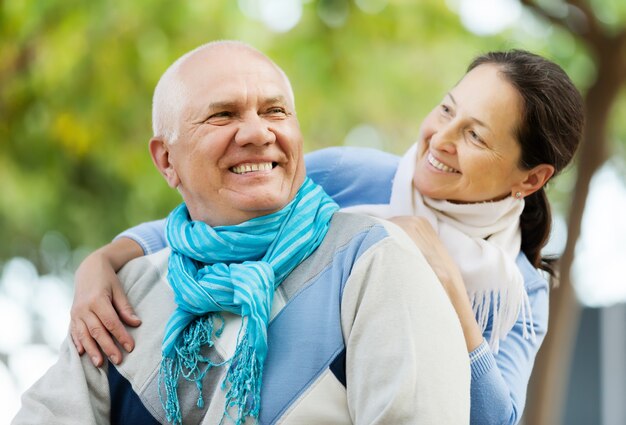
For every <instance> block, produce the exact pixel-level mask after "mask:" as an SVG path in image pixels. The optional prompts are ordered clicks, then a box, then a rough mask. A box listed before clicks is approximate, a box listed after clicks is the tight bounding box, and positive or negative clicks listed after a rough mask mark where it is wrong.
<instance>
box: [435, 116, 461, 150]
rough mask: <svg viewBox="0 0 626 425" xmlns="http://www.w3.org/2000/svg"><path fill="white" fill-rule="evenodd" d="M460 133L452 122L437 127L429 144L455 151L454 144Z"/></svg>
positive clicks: (440, 148)
mask: <svg viewBox="0 0 626 425" xmlns="http://www.w3.org/2000/svg"><path fill="white" fill-rule="evenodd" d="M459 137H460V135H459V132H458V131H457V129H456V128H455V126H454V125H452V123H447V124H445V125H442V126H440V127H439V128H437V130H436V131H434V132H433V134H432V136H431V138H430V146H431V147H432V148H434V149H437V150H440V151H445V152H449V153H454V152H456V144H457V141H458V139H459Z"/></svg>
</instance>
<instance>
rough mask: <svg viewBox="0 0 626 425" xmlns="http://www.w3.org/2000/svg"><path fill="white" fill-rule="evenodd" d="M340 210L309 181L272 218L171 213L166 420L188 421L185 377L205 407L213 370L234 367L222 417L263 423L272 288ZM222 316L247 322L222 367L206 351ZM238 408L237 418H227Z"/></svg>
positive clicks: (216, 334) (164, 372)
mask: <svg viewBox="0 0 626 425" xmlns="http://www.w3.org/2000/svg"><path fill="white" fill-rule="evenodd" d="M338 208H339V207H338V206H337V204H335V203H334V202H333V200H332V199H331V198H330V197H329V196H328V195H327V194H326V193H325V192H324V191H323V190H322V188H321V187H320V186H318V185H316V184H315V183H313V182H312V181H311V180H310V179H308V178H306V179H305V181H304V183H303V184H302V187H301V188H300V190H299V191H298V193H297V194H296V196H295V198H294V199H293V200H292V201H291V202H290V203H289V204H287V206H285V207H284V208H283V209H281V210H280V211H278V212H275V213H273V214H270V215H267V216H263V217H257V218H254V219H252V220H249V221H246V222H243V223H241V224H238V225H233V226H220V227H211V226H209V225H208V224H206V223H203V222H200V221H192V220H191V219H190V217H189V211H188V210H187V207H186V205H185V204H184V203H183V204H181V205H179V206H178V207H177V208H176V209H175V210H174V211H172V213H171V214H170V215H169V217H168V219H167V224H166V237H167V241H168V243H169V246H170V247H171V248H172V252H171V254H170V258H169V268H168V280H169V283H170V285H171V286H172V289H173V291H174V299H175V301H176V304H177V308H176V310H175V311H174V313H173V314H172V316H171V317H170V319H169V321H168V323H167V325H166V328H165V335H164V337H163V345H162V354H163V359H162V362H161V370H160V375H159V381H160V383H159V386H160V387H161V386H163V387H164V389H165V400H164V399H163V395H162V394H161V391H160V395H161V403H162V404H163V407H164V409H165V412H166V415H167V420H168V421H170V422H173V423H177V424H178V423H182V414H181V411H180V406H179V402H178V394H177V388H178V380H179V378H180V377H181V376H183V377H184V378H185V379H187V380H189V381H192V382H195V383H196V385H197V387H198V390H199V393H200V395H199V397H198V407H200V408H201V407H203V406H204V401H203V399H202V379H203V378H204V376H205V375H206V373H207V372H208V370H209V369H211V368H212V367H217V366H225V367H228V371H227V372H226V376H225V378H224V380H223V382H222V389H223V390H224V391H226V406H225V407H224V416H225V417H228V418H230V419H231V420H232V421H233V422H235V423H236V424H241V423H243V422H245V420H246V418H247V417H253V418H258V415H259V410H260V404H261V403H260V393H261V382H262V375H263V364H264V361H265V358H266V356H267V326H268V323H269V318H270V312H271V309H272V300H273V297H274V290H275V289H276V288H277V287H278V286H279V285H280V284H281V283H282V282H283V280H284V279H285V278H286V277H287V276H288V275H289V273H291V271H292V270H293V269H294V268H295V267H297V266H298V265H299V264H300V263H302V262H303V261H304V260H305V259H306V258H307V257H308V256H309V255H311V254H312V253H313V251H315V249H317V247H318V246H319V244H320V243H321V242H322V240H323V239H324V236H325V235H326V232H327V231H328V226H329V223H330V219H331V217H332V215H333V214H334V212H335V211H337V209H338ZM220 312H229V313H232V314H236V315H239V316H242V318H245V320H242V327H241V329H240V330H239V336H238V339H237V346H236V349H235V353H234V354H233V356H232V357H231V358H230V359H227V360H226V361H224V362H222V363H214V362H212V361H211V359H209V358H208V357H204V356H203V355H202V354H201V348H202V347H203V346H205V347H212V346H213V344H214V340H215V338H219V336H220V334H221V332H222V329H223V326H224V320H223V318H222V317H221V315H220ZM232 407H235V408H236V414H235V415H234V417H233V416H232V415H231V414H230V413H229V411H230V409H231V408H232Z"/></svg>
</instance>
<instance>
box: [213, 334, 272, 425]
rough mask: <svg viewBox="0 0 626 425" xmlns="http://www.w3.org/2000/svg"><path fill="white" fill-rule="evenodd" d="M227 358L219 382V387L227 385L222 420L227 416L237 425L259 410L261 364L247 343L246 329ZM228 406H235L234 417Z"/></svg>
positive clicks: (255, 414)
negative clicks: (233, 351) (222, 376)
mask: <svg viewBox="0 0 626 425" xmlns="http://www.w3.org/2000/svg"><path fill="white" fill-rule="evenodd" d="M230 361H231V363H230V367H229V368H228V372H227V373H226V377H225V378H224V380H223V381H222V389H223V390H226V389H227V388H228V391H227V392H226V405H225V407H224V416H223V417H222V422H223V419H224V417H228V418H229V419H230V420H231V421H233V422H234V423H235V425H241V424H243V423H244V422H245V421H246V419H247V418H248V417H251V418H254V419H257V418H258V417H259V413H260V410H261V382H262V377H263V363H262V362H261V361H260V360H259V359H258V358H257V355H256V350H255V349H254V346H252V345H250V341H249V340H248V334H247V332H246V333H245V334H244V336H243V339H242V340H241V341H239V343H238V344H237V349H236V350H235V354H233V357H231V360H230ZM231 407H236V409H237V414H236V415H235V417H233V416H231V414H230V409H231ZM222 422H220V423H222Z"/></svg>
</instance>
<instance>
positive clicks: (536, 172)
mask: <svg viewBox="0 0 626 425" xmlns="http://www.w3.org/2000/svg"><path fill="white" fill-rule="evenodd" d="M553 174H554V167H553V166H552V165H549V164H539V165H537V166H536V167H533V168H531V169H530V170H529V171H527V172H526V177H525V179H524V180H523V181H522V182H520V183H519V184H517V185H515V186H513V188H512V196H515V197H518V196H516V194H517V193H520V194H521V197H526V196H528V195H532V194H533V193H535V192H536V191H538V190H539V189H541V188H542V187H543V186H544V185H545V184H546V183H547V182H548V180H550V177H552V175H553Z"/></svg>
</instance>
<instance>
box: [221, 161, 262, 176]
mask: <svg viewBox="0 0 626 425" xmlns="http://www.w3.org/2000/svg"><path fill="white" fill-rule="evenodd" d="M271 169H272V163H271V162H260V163H257V164H241V165H236V166H234V167H232V168H231V169H230V170H231V171H232V172H233V173H235V174H245V173H251V172H253V171H270V170H271Z"/></svg>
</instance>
